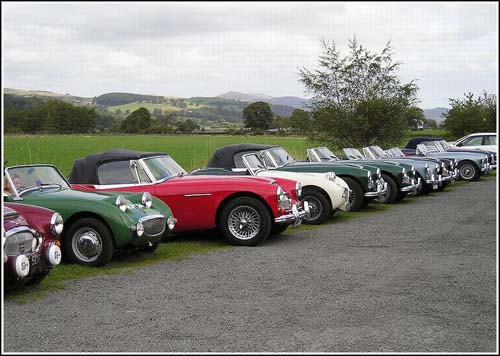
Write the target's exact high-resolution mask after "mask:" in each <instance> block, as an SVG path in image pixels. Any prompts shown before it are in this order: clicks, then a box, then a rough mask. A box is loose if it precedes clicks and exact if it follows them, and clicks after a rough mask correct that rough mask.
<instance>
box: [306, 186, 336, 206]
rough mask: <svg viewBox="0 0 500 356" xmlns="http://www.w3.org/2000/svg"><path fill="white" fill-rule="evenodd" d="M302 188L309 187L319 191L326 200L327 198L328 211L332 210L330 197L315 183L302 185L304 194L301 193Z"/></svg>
mask: <svg viewBox="0 0 500 356" xmlns="http://www.w3.org/2000/svg"><path fill="white" fill-rule="evenodd" d="M304 189H311V190H315V191H317V192H319V193H321V194H322V195H323V196H324V197H325V198H326V200H328V203H329V204H330V211H331V210H333V203H332V199H331V198H330V195H329V194H328V193H327V192H326V190H324V189H323V188H321V187H319V186H317V185H305V186H303V187H302V195H304V194H303V191H304Z"/></svg>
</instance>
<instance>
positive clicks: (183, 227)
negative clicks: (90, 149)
mask: <svg viewBox="0 0 500 356" xmlns="http://www.w3.org/2000/svg"><path fill="white" fill-rule="evenodd" d="M69 181H70V182H71V183H72V184H73V187H74V188H75V189H79V190H96V191H99V192H103V191H114V192H116V191H127V192H138V191H147V192H149V193H151V194H152V195H154V196H156V197H158V198H160V199H161V200H163V201H164V202H166V203H167V204H168V205H169V206H170V208H171V209H172V211H173V213H174V215H175V216H176V218H177V219H178V223H177V226H176V230H175V231H176V232H185V231H193V230H208V229H213V228H218V229H219V231H222V233H223V235H224V236H225V237H226V239H227V240H228V241H229V242H230V243H232V244H236V245H248V246H253V245H256V244H258V243H260V242H262V241H264V240H265V239H266V238H267V236H268V235H270V234H274V233H279V232H281V231H283V230H284V229H286V228H287V227H288V226H289V225H290V224H293V225H298V224H300V223H301V221H302V218H303V217H304V216H305V215H306V214H307V210H308V209H307V207H305V206H304V208H302V207H300V206H299V205H297V193H299V194H300V189H301V187H300V184H299V183H298V182H295V181H291V180H288V179H278V178H276V179H270V178H260V177H225V176H193V175H190V174H188V173H187V172H186V171H185V170H184V169H183V168H182V167H181V166H180V165H179V164H177V162H176V161H175V160H174V159H173V158H172V157H171V156H169V155H168V154H165V153H156V152H139V151H129V150H111V151H106V152H101V153H96V154H92V155H89V156H86V157H83V158H80V159H77V160H76V161H75V162H74V163H73V168H72V169H71V173H70V176H69Z"/></svg>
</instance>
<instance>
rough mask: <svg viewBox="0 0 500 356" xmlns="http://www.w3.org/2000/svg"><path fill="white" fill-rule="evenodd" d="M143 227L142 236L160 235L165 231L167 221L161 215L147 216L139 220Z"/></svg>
mask: <svg viewBox="0 0 500 356" xmlns="http://www.w3.org/2000/svg"><path fill="white" fill-rule="evenodd" d="M140 221H141V222H142V225H143V226H144V234H146V235H148V236H156V235H160V234H162V233H163V232H164V231H165V227H166V223H167V219H165V217H164V216H162V215H154V216H148V217H145V218H143V219H141V220H140Z"/></svg>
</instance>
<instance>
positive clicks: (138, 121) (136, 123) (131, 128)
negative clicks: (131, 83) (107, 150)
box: [121, 107, 153, 133]
mask: <svg viewBox="0 0 500 356" xmlns="http://www.w3.org/2000/svg"><path fill="white" fill-rule="evenodd" d="M152 124H153V119H152V118H151V114H150V113H149V111H148V109H146V108H144V107H140V108H139V109H137V110H135V111H133V112H132V113H130V115H128V116H127V118H126V119H125V120H124V121H123V122H122V123H121V130H122V131H123V132H129V133H140V132H142V131H143V130H146V129H147V128H149V127H151V125H152Z"/></svg>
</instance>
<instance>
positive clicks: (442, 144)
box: [439, 140, 453, 150]
mask: <svg viewBox="0 0 500 356" xmlns="http://www.w3.org/2000/svg"><path fill="white" fill-rule="evenodd" d="M439 143H440V144H441V146H443V148H444V149H445V150H448V149H450V148H453V147H451V146H450V144H449V143H448V142H446V141H445V140H441V141H439Z"/></svg>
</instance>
